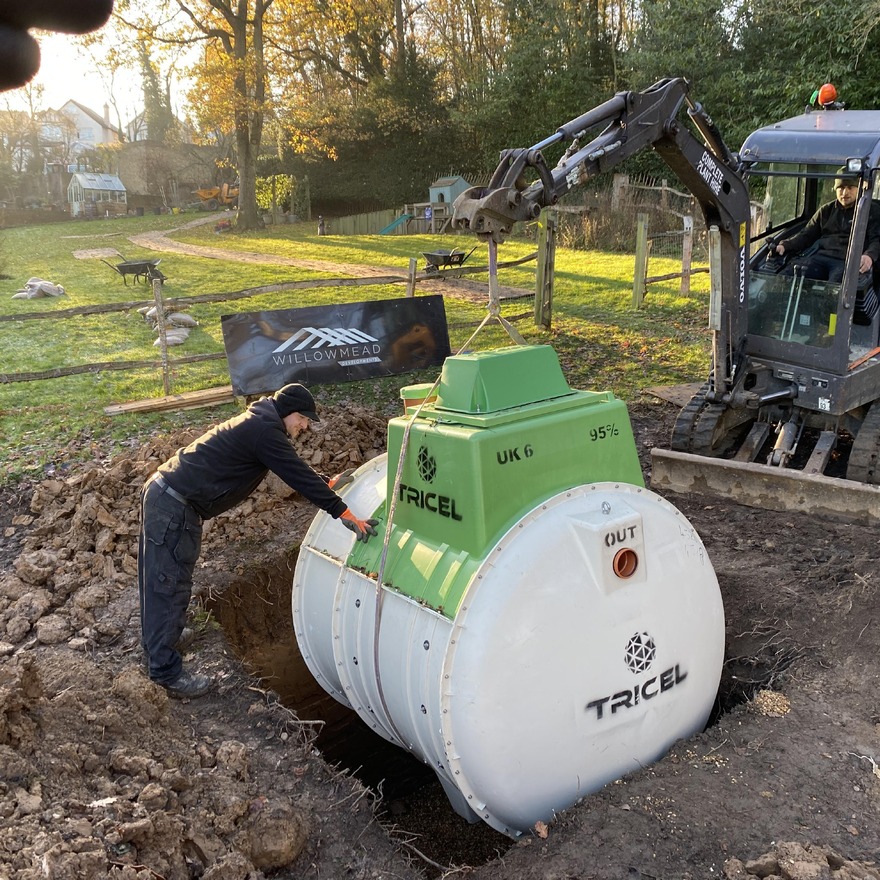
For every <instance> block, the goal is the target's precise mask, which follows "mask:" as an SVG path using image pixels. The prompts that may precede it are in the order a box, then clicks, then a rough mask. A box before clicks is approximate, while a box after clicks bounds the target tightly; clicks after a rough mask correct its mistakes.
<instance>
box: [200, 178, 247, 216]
mask: <svg viewBox="0 0 880 880" xmlns="http://www.w3.org/2000/svg"><path fill="white" fill-rule="evenodd" d="M193 195H194V196H198V198H199V207H200V208H201V209H202V210H203V211H216V210H217V209H218V208H220V207H225V208H237V207H238V182H237V181H236V182H235V183H232V184H229V183H223V184H220V186H203V187H202V188H201V189H197V190H193Z"/></svg>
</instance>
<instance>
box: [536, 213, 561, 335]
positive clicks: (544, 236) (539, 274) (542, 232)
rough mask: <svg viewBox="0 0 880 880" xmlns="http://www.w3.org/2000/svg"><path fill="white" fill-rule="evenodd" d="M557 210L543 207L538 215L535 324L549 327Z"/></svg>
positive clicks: (554, 267) (551, 308) (554, 263)
mask: <svg viewBox="0 0 880 880" xmlns="http://www.w3.org/2000/svg"><path fill="white" fill-rule="evenodd" d="M558 224H559V215H558V212H557V211H555V210H553V209H551V208H544V209H543V210H542V211H541V215H540V216H539V217H538V260H537V266H536V268H535V324H536V326H538V327H543V328H544V329H545V330H549V329H550V324H551V322H552V319H553V279H554V276H555V275H556V229H557V226H558Z"/></svg>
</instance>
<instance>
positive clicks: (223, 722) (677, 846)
mask: <svg viewBox="0 0 880 880" xmlns="http://www.w3.org/2000/svg"><path fill="white" fill-rule="evenodd" d="M675 412H676V410H675V407H673V406H671V405H668V404H663V403H656V404H648V403H644V404H641V405H639V406H637V407H635V408H633V410H632V414H633V424H634V428H635V433H636V438H637V443H638V447H639V452H640V455H641V456H642V461H643V465H644V468H645V470H646V472H647V471H648V470H649V468H650V458H649V453H650V448H651V447H652V446H653V445H664V446H665V445H666V443H667V438H668V436H669V427H670V425H671V421H672V419H673V418H674V415H675ZM205 427H207V424H203V425H200V426H199V427H198V428H197V429H195V430H193V431H192V432H191V433H189V434H187V435H176V436H173V437H154V438H153V439H152V440H151V441H150V442H149V443H147V444H145V445H142V446H139V447H137V448H133V449H132V450H131V452H130V453H129V454H125V455H122V456H119V457H117V458H115V459H112V460H109V461H106V462H101V461H96V462H95V463H93V464H91V465H89V466H86V467H83V468H80V469H78V470H76V472H74V473H72V474H71V475H70V476H68V477H67V478H65V479H51V480H46V481H43V482H42V483H39V484H37V485H35V486H32V487H27V486H19V487H13V488H8V489H7V490H5V492H4V493H3V494H4V497H3V498H2V500H3V501H4V502H5V504H3V505H2V506H0V534H3V536H4V540H3V543H2V548H0V819H2V821H0V878H4V880H5V878H6V877H9V878H13V877H14V878H21V880H37V878H51V880H74V878H75V880H93V878H94V880H99V878H105V877H112V878H120V880H122V878H124V880H130V878H141V880H148V878H149V880H156V878H164V880H184V878H192V877H203V878H209V880H258V878H261V877H290V878H293V877H296V878H299V877H312V876H314V877H322V876H323V877H334V878H342V877H351V878H363V880H367V878H375V880H379V878H402V880H409V878H417V877H438V876H441V875H450V876H452V875H455V876H458V875H463V874H467V875H468V876H471V877H475V878H480V880H507V878H510V880H513V878H517V880H529V878H559V880H563V878H584V880H586V878H602V880H617V878H620V880H624V878H627V880H633V878H668V880H673V878H674V880H684V878H693V880H697V878H700V880H704V878H709V877H713V876H714V877H726V878H728V880H745V878H751V877H761V878H766V877H781V878H787V880H813V878H835V880H852V878H875V880H877V878H880V869H878V867H877V866H876V864H874V863H875V862H876V860H877V854H878V853H880V822H878V820H880V769H878V764H877V761H878V760H880V726H878V724H880V710H878V708H877V699H876V690H875V686H876V683H877V680H878V669H877V661H876V658H877V655H878V650H880V599H878V597H877V590H876V587H877V585H878V584H877V574H876V556H877V547H878V541H880V528H878V527H877V526H864V525H857V524H840V523H835V522H831V521H824V520H820V519H817V518H815V517H808V516H804V515H800V514H797V513H785V514H779V513H774V512H767V511H761V510H755V509H752V508H745V507H741V506H739V505H736V504H733V503H729V502H725V501H719V500H717V499H714V500H713V499H707V498H700V497H695V496H677V497H676V496H672V497H670V499H669V500H670V501H672V503H673V504H675V505H676V506H677V507H678V508H679V509H680V510H681V511H682V512H683V513H684V515H685V516H686V517H687V518H688V519H689V521H690V522H691V523H692V524H693V525H694V527H695V528H696V529H697V531H698V533H699V534H700V536H701V537H702V539H703V541H704V543H705V545H706V548H707V550H708V553H709V556H710V559H711V560H712V563H713V565H714V567H715V570H716V572H717V574H718V578H719V582H720V584H721V589H722V594H723V597H724V602H725V610H726V615H727V645H726V662H725V668H724V681H723V683H722V690H721V699H720V701H719V706H718V713H717V717H716V718H714V719H713V722H712V724H711V726H710V727H709V728H708V729H707V730H706V731H705V732H703V733H701V734H699V735H697V736H695V737H693V738H691V739H689V740H687V741H683V742H680V743H677V744H676V745H675V746H674V747H673V748H672V750H671V751H670V753H669V754H668V755H667V756H666V757H664V758H663V759H662V760H660V761H659V762H657V763H656V764H655V765H653V766H651V767H646V768H645V769H644V770H642V771H640V772H638V773H634V774H631V775H630V776H628V777H626V778H625V779H623V780H620V781H619V782H617V783H615V784H612V785H609V786H607V787H606V788H605V789H603V790H602V791H600V792H597V793H595V794H592V795H589V796H587V797H585V798H584V799H583V801H582V802H581V803H579V804H578V805H577V806H575V807H573V808H571V809H570V810H567V811H566V812H565V813H563V814H561V815H559V816H558V817H557V819H556V820H555V821H554V822H553V823H551V824H550V826H549V827H548V828H540V829H538V830H537V831H536V834H535V835H533V836H529V837H526V838H524V839H521V840H520V841H518V842H516V843H513V842H512V841H508V840H507V839H506V838H502V837H501V836H500V835H495V834H494V832H491V834H492V835H493V836H492V837H491V840H490V843H489V845H487V844H486V838H485V836H484V837H483V838H482V840H481V841H480V843H479V845H478V844H476V843H475V845H474V849H473V851H472V852H471V853H468V852H467V851H463V850H462V849H461V848H458V847H457V846H456V845H455V843H454V842H453V841H454V840H458V841H461V840H467V839H469V835H474V834H475V833H476V832H475V831H474V828H473V826H467V825H466V824H465V823H464V820H462V819H460V818H458V817H457V816H456V815H455V814H454V813H453V812H452V810H451V809H450V808H449V807H448V806H447V805H445V804H443V803H442V802H437V803H435V804H434V805H433V806H432V808H431V809H430V811H428V812H430V813H431V815H432V818H433V819H434V820H435V821H437V822H439V823H442V825H443V830H442V831H435V830H433V829H431V828H429V827H428V825H427V823H426V821H425V818H424V812H423V813H417V811H416V810H415V809H413V808H412V807H411V806H408V805H407V803H405V802H404V803H402V804H401V806H400V807H399V808H398V809H394V810H390V811H389V810H388V809H387V808H388V804H387V803H383V801H382V799H381V798H380V797H379V795H378V794H377V792H376V791H375V790H370V789H368V788H366V787H365V786H364V785H363V783H362V782H361V781H360V780H359V779H358V778H356V777H355V776H353V775H351V774H348V773H345V772H342V771H341V770H339V769H335V768H333V767H331V766H329V765H328V763H327V762H326V761H325V760H324V757H323V756H322V754H321V753H320V752H319V751H318V750H317V749H316V747H315V743H316V737H317V735H318V733H319V732H320V728H321V725H320V724H314V723H311V722H313V720H314V719H312V718H310V717H308V714H301V712H300V711H298V710H296V709H291V708H290V707H289V706H285V705H283V704H282V703H281V701H280V700H279V695H278V693H277V691H276V690H274V689H273V687H272V686H271V684H272V682H271V681H269V680H261V679H260V678H258V677H256V676H255V675H254V674H252V670H253V669H254V668H255V667H254V664H253V663H252V662H251V659H250V658H252V656H253V653H254V652H257V651H258V650H259V648H260V642H261V640H262V641H263V647H265V644H267V643H272V642H274V641H277V640H283V639H285V638H287V639H290V640H292V635H291V634H290V632H289V629H288V630H287V631H286V632H285V628H286V627H289V591H287V592H285V590H284V589H279V588H278V584H279V583H283V582H284V581H285V578H286V580H287V583H289V571H290V566H291V565H292V563H293V561H294V560H295V554H296V547H297V545H298V544H299V542H300V541H301V539H302V536H303V534H304V532H305V529H306V528H307V527H308V524H309V523H310V522H311V520H312V518H313V515H314V509H313V508H312V507H311V506H310V505H309V504H308V503H307V502H305V500H304V499H302V498H300V497H298V496H297V495H295V494H294V493H291V492H290V491H289V490H288V489H287V488H286V487H285V486H283V484H281V483H280V482H279V481H277V480H274V479H269V480H267V481H266V482H265V483H264V484H263V486H261V487H260V489H259V490H258V491H257V492H256V493H255V494H254V495H253V496H252V497H251V498H250V499H249V500H248V501H247V502H245V504H243V505H241V506H240V507H239V508H236V509H235V510H233V511H230V512H229V513H228V514H225V515H224V516H222V517H218V518H216V519H215V520H213V521H211V522H210V523H209V524H208V526H209V527H208V528H207V529H206V532H205V537H204V545H203V553H202V560H201V562H200V564H199V566H198V568H197V571H196V591H195V593H196V595H195V600H194V609H193V611H194V613H193V619H192V623H193V625H194V626H195V628H196V631H197V638H196V641H195V643H194V645H193V646H192V647H191V648H189V649H188V650H189V653H188V655H187V658H186V659H187V662H188V663H192V664H194V665H196V666H197V667H198V668H199V669H201V670H203V671H207V672H209V673H210V674H212V675H213V676H214V678H215V680H216V682H217V686H216V688H215V690H213V691H212V692H211V693H210V694H209V695H208V696H206V697H203V698H200V699H198V700H193V701H169V699H168V698H167V695H166V693H165V691H164V690H163V689H161V688H159V687H157V686H155V685H153V684H152V683H151V682H150V681H149V680H148V679H147V677H146V675H145V673H144V670H143V667H142V662H141V659H142V658H141V652H140V645H139V637H140V633H139V625H138V609H137V590H136V583H135V575H136V542H137V528H138V498H139V492H140V487H141V485H142V484H143V481H144V480H145V479H146V477H147V476H148V475H149V474H150V473H151V472H152V471H153V470H154V469H155V468H156V467H157V466H158V464H159V463H160V462H161V461H163V460H164V459H166V458H167V457H169V456H170V455H171V454H172V453H173V452H174V451H175V449H177V448H178V447H179V446H181V445H183V444H184V443H186V442H188V441H189V440H190V439H192V437H195V436H197V435H198V434H199V433H200V432H201V430H203V429H204V428H205ZM385 429H386V420H385V419H384V418H383V417H380V416H377V415H375V414H374V413H371V412H370V411H367V410H359V409H356V408H351V407H348V408H346V409H345V410H343V411H340V412H327V411H325V412H322V430H321V431H320V432H312V433H309V434H308V435H306V436H305V437H304V438H302V442H298V446H299V447H300V452H301V454H302V455H303V456H304V457H305V458H306V460H308V461H310V462H311V463H312V464H313V465H314V466H315V467H316V469H318V470H319V471H322V472H325V473H336V472H338V471H341V470H343V469H345V468H347V467H350V466H352V465H357V464H360V463H362V462H363V461H366V460H368V459H370V458H372V457H374V456H375V455H377V454H378V453H380V452H381V451H382V450H383V448H384V441H385ZM279 571H280V574H278V572H279ZM269 572H271V573H272V574H271V575H270V574H267V573H269ZM221 624H222V626H221ZM548 748H552V743H548ZM419 816H420V817H421V818H418V817H419ZM392 822H393V823H394V824H393V826H392V825H391V823H392ZM474 839H476V838H474ZM456 866H458V867H456Z"/></svg>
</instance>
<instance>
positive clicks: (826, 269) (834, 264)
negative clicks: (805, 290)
mask: <svg viewBox="0 0 880 880" xmlns="http://www.w3.org/2000/svg"><path fill="white" fill-rule="evenodd" d="M795 266H799V267H800V269H801V274H802V275H803V276H804V278H813V279H815V280H817V281H833V282H834V283H835V284H837V283H838V282H839V281H840V280H841V279H842V278H843V270H844V268H845V263H844V261H843V260H840V259H837V258H836V257H829V256H826V255H825V254H811V255H810V256H809V257H801V258H800V259H795V260H794V261H793V262H792V263H791V265H790V266H788V267H787V268H786V271H785V274H786V275H792V274H793V273H794V267H795Z"/></svg>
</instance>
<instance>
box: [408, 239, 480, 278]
mask: <svg viewBox="0 0 880 880" xmlns="http://www.w3.org/2000/svg"><path fill="white" fill-rule="evenodd" d="M476 249H477V248H476V246H474V247H472V248H471V249H470V250H469V251H468V252H467V253H465V252H464V251H460V250H459V249H458V248H453V249H452V250H451V251H447V250H439V251H431V252H430V253H424V252H422V256H423V257H424V258H425V272H428V273H429V274H430V273H433V272H439V271H440V270H441V269H457V268H458V267H459V266H460V265H461V264H462V263H463V262H464V261H465V260H466V259H467V258H468V257H469V256H470V255H471V254H472V253H473V252H474V251H475V250H476Z"/></svg>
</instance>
